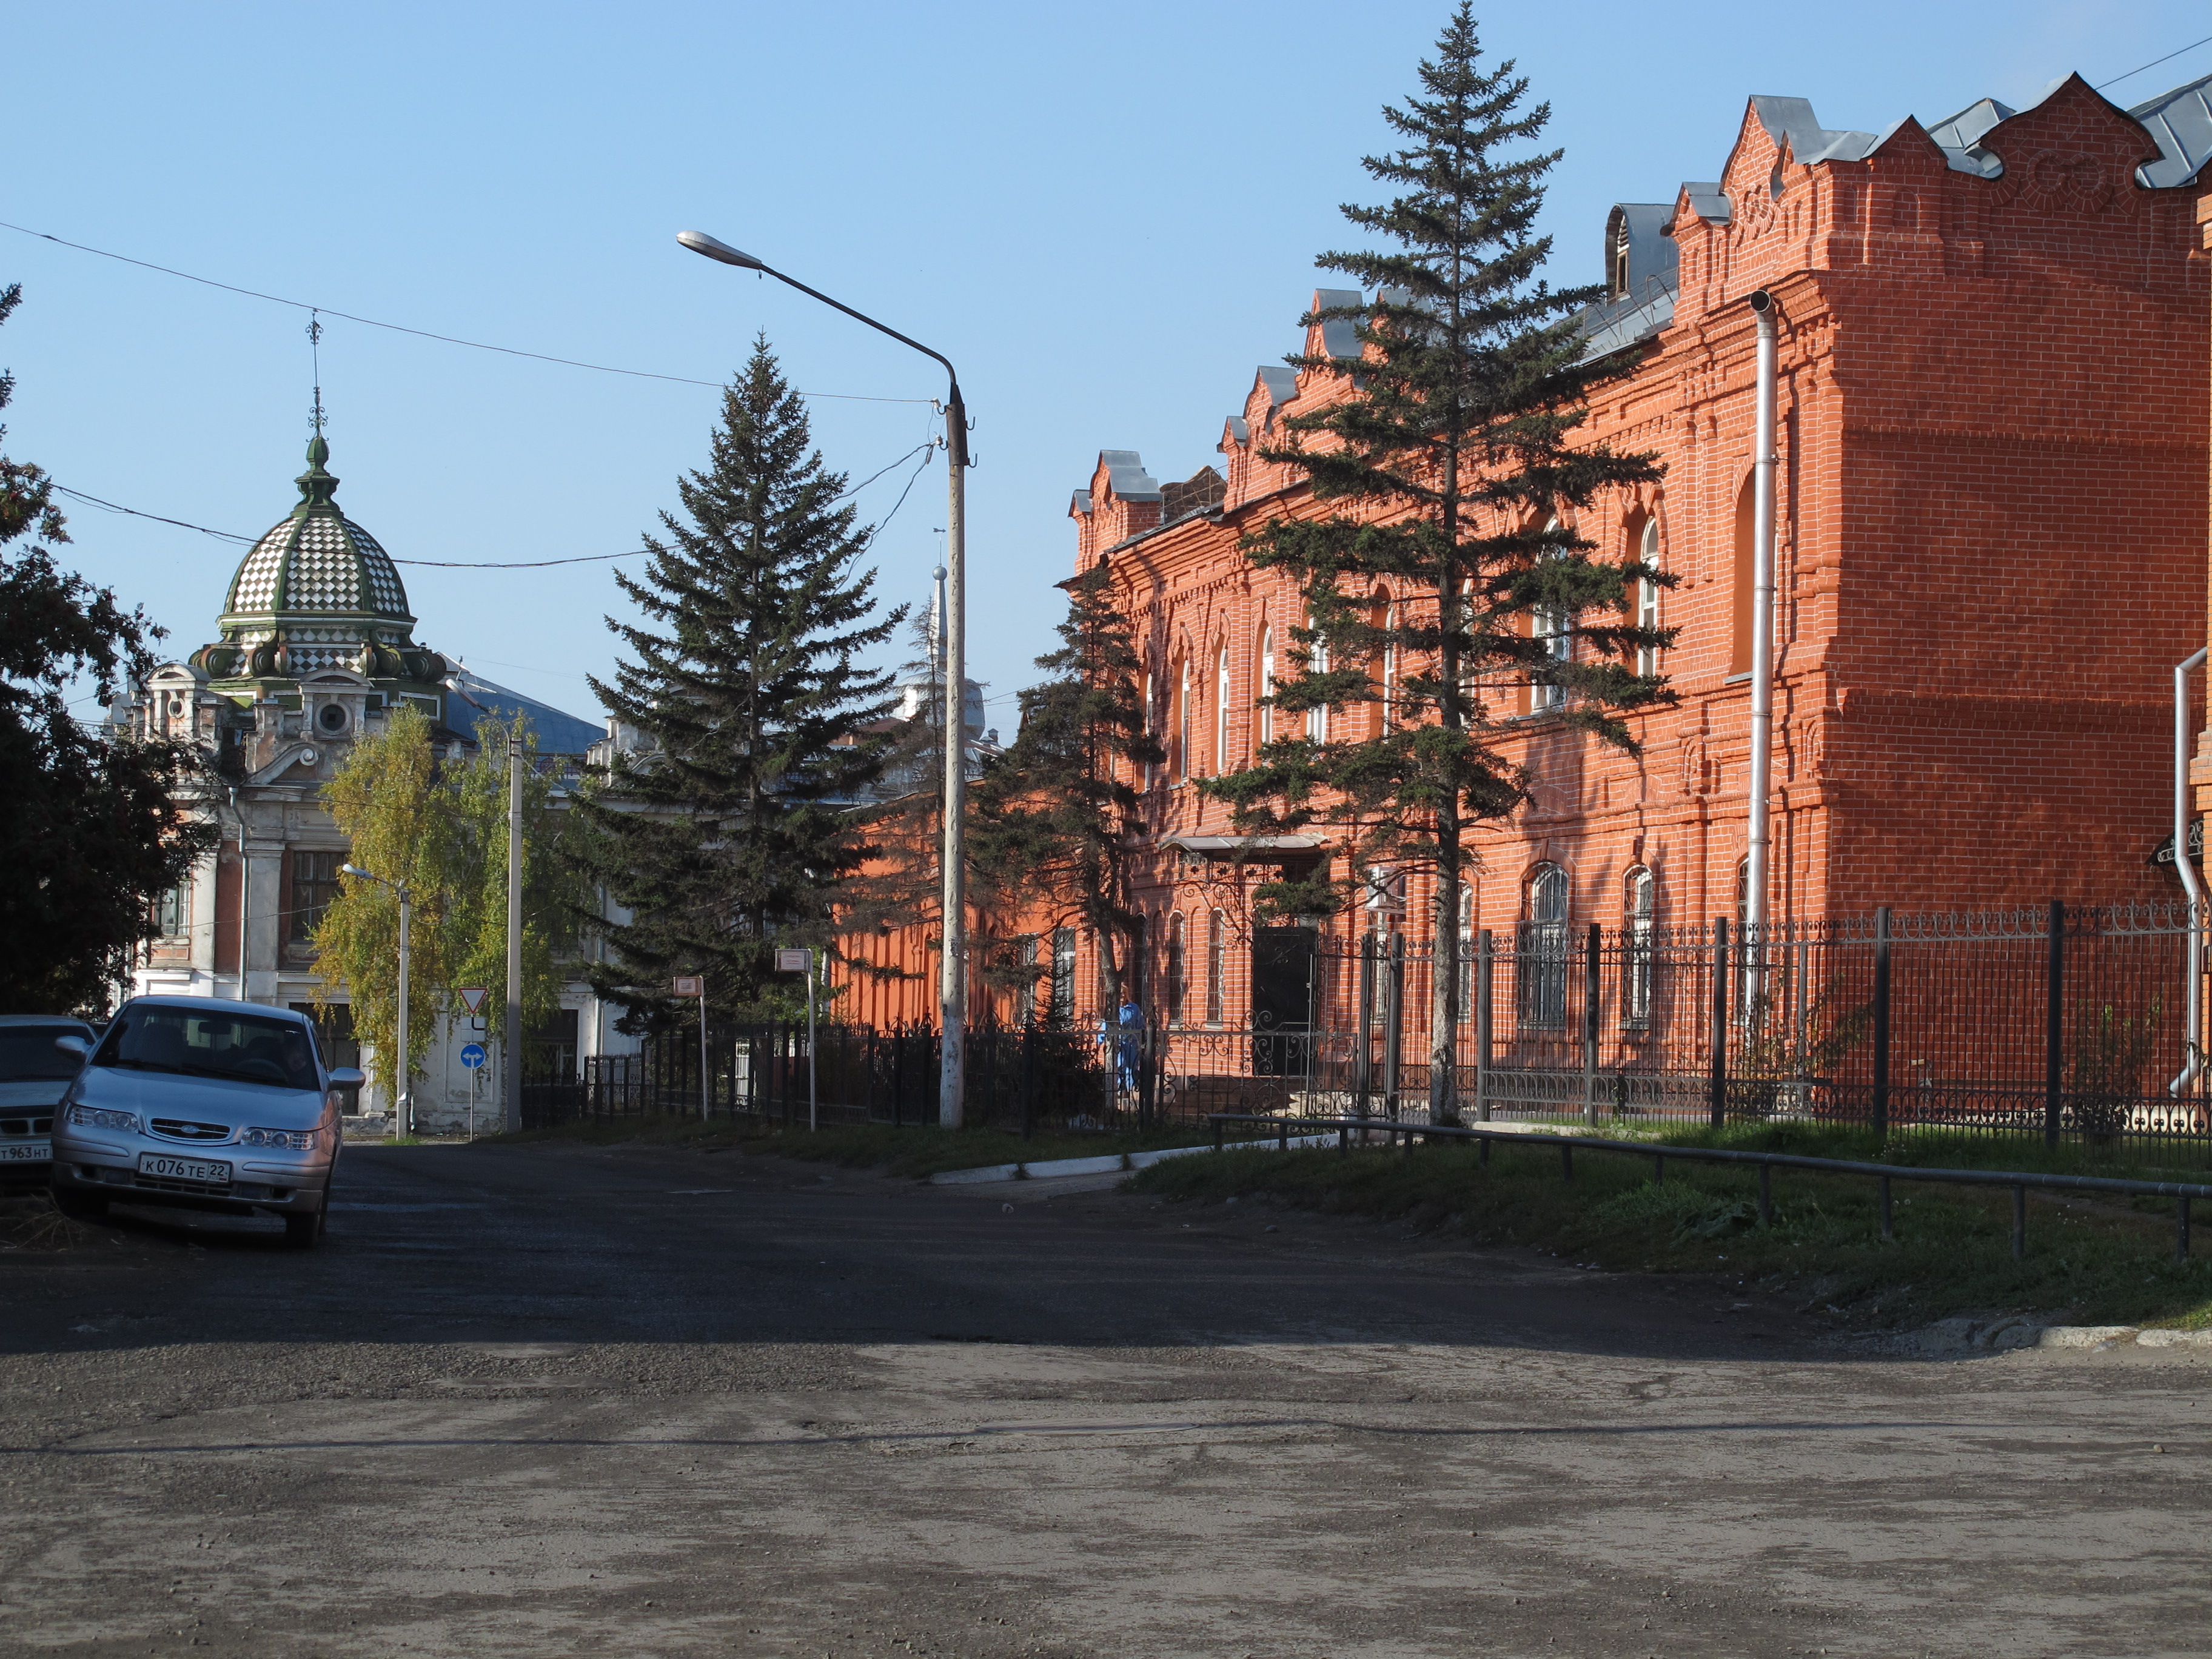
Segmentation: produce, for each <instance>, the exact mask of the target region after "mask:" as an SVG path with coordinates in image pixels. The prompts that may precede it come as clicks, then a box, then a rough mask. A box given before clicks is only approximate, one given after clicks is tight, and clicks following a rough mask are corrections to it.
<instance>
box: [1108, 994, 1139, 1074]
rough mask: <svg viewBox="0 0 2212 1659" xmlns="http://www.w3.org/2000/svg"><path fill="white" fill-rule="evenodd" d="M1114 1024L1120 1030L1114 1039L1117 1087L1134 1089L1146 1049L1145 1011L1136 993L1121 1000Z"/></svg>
mask: <svg viewBox="0 0 2212 1659" xmlns="http://www.w3.org/2000/svg"><path fill="white" fill-rule="evenodd" d="M1114 1024H1115V1026H1116V1027H1117V1028H1118V1034H1117V1035H1116V1036H1115V1039H1114V1081H1115V1086H1116V1087H1117V1088H1122V1089H1134V1088H1135V1087H1136V1086H1137V1066H1138V1063H1139V1060H1140V1059H1141V1058H1142V1056H1143V1054H1144V1049H1145V1011H1144V1009H1143V1008H1141V1007H1139V1006H1138V1003H1137V994H1136V993H1135V992H1134V991H1132V992H1130V993H1129V994H1127V996H1125V997H1123V998H1122V999H1121V1010H1120V1012H1117V1013H1116V1014H1115V1016H1114Z"/></svg>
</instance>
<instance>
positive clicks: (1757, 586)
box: [1743, 289, 1781, 951]
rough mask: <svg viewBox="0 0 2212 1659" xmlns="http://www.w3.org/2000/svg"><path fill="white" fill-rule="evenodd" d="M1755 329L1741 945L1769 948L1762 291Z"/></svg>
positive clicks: (1769, 439)
mask: <svg viewBox="0 0 2212 1659" xmlns="http://www.w3.org/2000/svg"><path fill="white" fill-rule="evenodd" d="M1745 303H1747V305H1749V306H1750V307H1751V313H1752V315H1753V318H1754V319H1756V320H1757V322H1758V325H1759V385H1758V391H1757V393H1756V398H1757V411H1756V416H1755V425H1754V428H1753V438H1752V453H1753V460H1752V475H1751V476H1752V497H1751V500H1752V520H1751V802H1750V817H1751V822H1750V825H1749V827H1748V829H1747V832H1746V835H1745V837H1744V841H1745V847H1744V851H1745V859H1744V901H1743V927H1744V936H1743V945H1744V948H1745V950H1746V951H1763V950H1764V948H1765V943H1766V895H1767V889H1768V888H1769V886H1770V885H1771V879H1770V878H1769V875H1768V867H1769V863H1770V860H1769V857H1768V847H1769V842H1770V839H1771V838H1770V836H1769V833H1768V818H1769V811H1768V797H1769V794H1770V793H1771V783H1772V772H1773V755H1774V478H1775V468H1776V464H1777V461H1778V457H1777V455H1776V454H1775V448H1774V379H1775V366H1774V359H1775V335H1774V323H1775V319H1776V317H1777V316H1778V314H1779V313H1780V310H1781V307H1778V306H1777V305H1776V304H1775V302H1774V296H1773V295H1771V294H1769V293H1768V292H1767V291H1766V290H1765V289H1759V290H1758V291H1757V292H1755V293H1754V294H1753V295H1751V297H1750V298H1749V299H1748V300H1747V301H1746V302H1745Z"/></svg>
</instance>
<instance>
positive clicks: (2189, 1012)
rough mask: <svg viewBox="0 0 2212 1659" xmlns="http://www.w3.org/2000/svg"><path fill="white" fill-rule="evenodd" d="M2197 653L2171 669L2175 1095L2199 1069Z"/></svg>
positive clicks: (2201, 936)
mask: <svg viewBox="0 0 2212 1659" xmlns="http://www.w3.org/2000/svg"><path fill="white" fill-rule="evenodd" d="M2204 655H2205V653H2203V652H2202V651H2199V652H2197V653H2195V654H2194V655H2193V656H2191V657H2190V658H2189V659H2187V660H2186V661H2184V662H2178V663H2176V664H2175V665H2173V867H2174V870H2175V872H2177V873H2178V874H2179V876H2180V877H2181V890H2182V891H2184V892H2185V893H2186V894H2188V895H2189V962H2188V966H2187V967H2186V968H2185V969H2183V970H2182V971H2183V972H2184V973H2185V975H2187V977H2186V978H2185V980H2184V981H2182V987H2181V1008H2182V1030H2183V1034H2184V1035H2183V1047H2182V1051H2181V1074H2180V1075H2179V1076H2178V1077H2176V1078H2175V1079H2173V1081H2172V1082H2171V1083H2169V1084H2167V1085H2166V1093H2168V1094H2170V1095H2179V1094H2180V1093H2181V1092H2182V1091H2184V1090H2185V1089H2186V1088H2188V1087H2189V1085H2191V1084H2192V1083H2194V1082H2196V1081H2197V1078H2198V1077H2199V1076H2200V1075H2202V1074H2203V1070H2204V1043H2203V1037H2204V1029H2203V1028H2204V1003H2203V998H2204V884H2203V882H2202V881H2200V880H2199V879H2198V878H2197V869H2196V866H2194V865H2192V864H2191V862H2190V860H2189V816H2190V815H2189V809H2190V807H2191V805H2192V803H2191V800H2190V798H2189V739H2190V737H2191V732H2190V720H2189V677H2190V676H2191V674H2193V673H2195V672H2196V671H2197V670H2198V669H2200V668H2202V667H2203V665H2204Z"/></svg>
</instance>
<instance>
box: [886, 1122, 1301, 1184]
mask: <svg viewBox="0 0 2212 1659" xmlns="http://www.w3.org/2000/svg"><path fill="white" fill-rule="evenodd" d="M1278 1144H1279V1143H1277V1142H1275V1141H1273V1140H1255V1141H1251V1142H1248V1143H1247V1144H1246V1145H1245V1146H1242V1147H1231V1149H1230V1150H1231V1151H1232V1152H1235V1151H1245V1152H1251V1151H1258V1152H1273V1151H1275V1150H1276V1148H1277V1146H1278ZM1335 1145H1336V1131H1335V1130H1334V1129H1332V1130H1330V1131H1329V1132H1328V1133H1327V1134H1323V1135H1292V1136H1291V1146H1335ZM1212 1150H1213V1148H1212V1147H1211V1146H1168V1147H1164V1148H1162V1149H1161V1150H1160V1151H1158V1152H1114V1153H1109V1154H1108V1155H1107V1156H1105V1157H1103V1158H1050V1159H1048V1160H1047V1161H1046V1162H1044V1163H1042V1164H986V1165H985V1166H984V1167H983V1168H981V1169H980V1170H939V1172H938V1173H937V1174H935V1175H933V1176H930V1177H929V1183H928V1184H929V1185H931V1186H933V1187H965V1186H967V1185H969V1184H970V1183H971V1182H981V1181H1050V1180H1051V1179H1052V1178H1053V1177H1054V1176H1083V1175H1110V1174H1112V1173H1114V1172H1115V1170H1146V1169H1150V1168H1151V1167H1152V1165H1153V1164H1158V1163H1159V1162H1160V1161H1161V1160H1162V1159H1163V1158H1188V1157H1189V1156H1190V1155H1191V1154H1192V1153H1193V1152H1212Z"/></svg>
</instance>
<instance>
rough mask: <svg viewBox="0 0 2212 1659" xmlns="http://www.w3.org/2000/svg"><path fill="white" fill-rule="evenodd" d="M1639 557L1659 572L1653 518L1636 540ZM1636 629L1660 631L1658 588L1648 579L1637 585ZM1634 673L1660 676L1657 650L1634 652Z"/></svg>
mask: <svg viewBox="0 0 2212 1659" xmlns="http://www.w3.org/2000/svg"><path fill="white" fill-rule="evenodd" d="M1638 557H1639V558H1641V559H1642V560H1643V562H1644V565H1645V566H1646V567H1647V568H1650V569H1652V570H1656V569H1658V568H1659V520H1658V519H1657V518H1656V516H1655V517H1652V518H1648V519H1646V520H1644V533H1643V535H1642V537H1641V538H1639V545H1638ZM1636 625H1637V626H1638V628H1640V629H1644V631H1645V632H1646V633H1656V632H1657V631H1658V629H1659V584H1658V583H1657V582H1656V581H1654V580H1651V579H1650V577H1649V576H1644V577H1639V578H1638V580H1637V583H1636ZM1636 671H1637V672H1638V673H1639V674H1643V675H1645V676H1650V675H1652V674H1656V673H1657V672H1658V671H1659V647H1657V646H1656V645H1642V646H1638V647H1637V648H1636Z"/></svg>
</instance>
